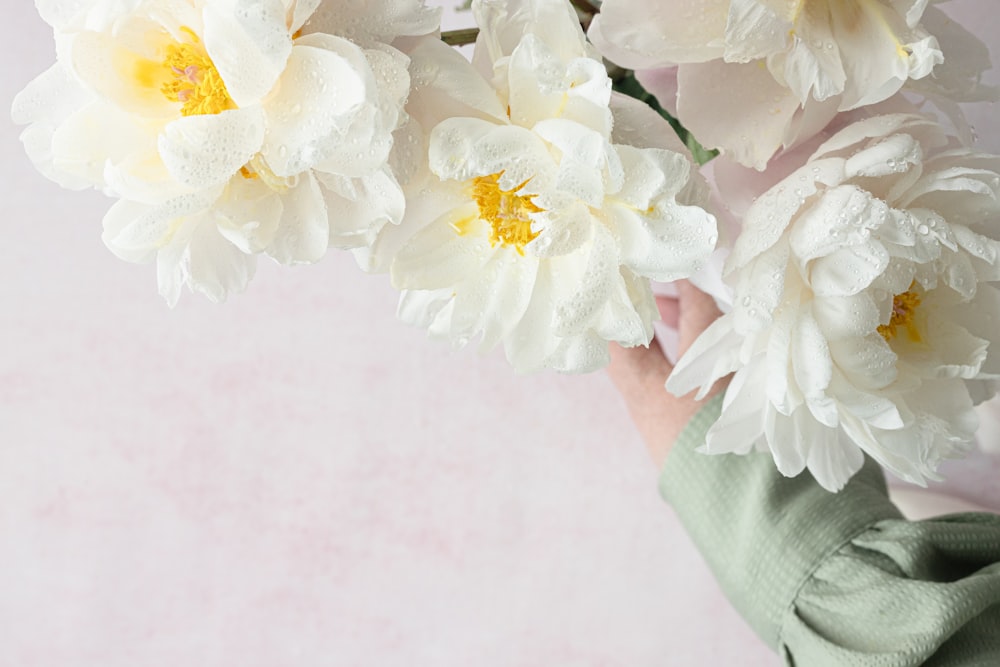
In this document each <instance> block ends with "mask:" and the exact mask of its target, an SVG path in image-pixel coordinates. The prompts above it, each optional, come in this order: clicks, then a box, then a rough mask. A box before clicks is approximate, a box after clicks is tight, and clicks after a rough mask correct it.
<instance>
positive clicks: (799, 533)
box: [660, 397, 1000, 667]
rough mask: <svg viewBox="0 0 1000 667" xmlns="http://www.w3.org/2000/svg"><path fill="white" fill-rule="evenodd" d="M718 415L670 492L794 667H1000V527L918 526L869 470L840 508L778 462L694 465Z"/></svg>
mask: <svg viewBox="0 0 1000 667" xmlns="http://www.w3.org/2000/svg"><path fill="white" fill-rule="evenodd" d="M720 408H721V397H717V398H716V399H715V400H713V401H711V402H710V403H708V404H707V405H706V407H705V408H703V409H702V410H701V412H700V413H699V414H698V415H697V416H696V417H695V418H694V419H693V420H692V421H691V423H690V424H688V426H687V428H686V429H685V430H684V432H683V433H682V434H681V436H680V437H679V438H678V440H677V442H676V444H675V445H674V448H673V450H672V451H671V453H670V456H669V457H668V458H667V462H666V465H665V466H664V469H663V473H662V475H661V478H660V492H661V494H662V495H663V497H664V498H665V499H666V500H667V501H668V502H670V503H671V504H672V505H673V507H674V509H675V510H676V511H677V514H678V515H679V516H680V518H681V521H682V522H683V523H684V526H685V527H686V529H687V531H688V533H689V534H690V535H691V537H692V539H693V540H694V542H695V544H696V545H697V546H698V548H699V549H700V550H701V553H702V554H703V555H704V557H705V560H706V561H707V562H708V564H709V566H710V567H711V568H712V570H713V572H714V573H715V576H716V578H717V579H718V580H719V583H720V585H721V586H722V589H723V590H724V591H725V593H726V595H727V596H728V597H729V599H730V601H731V602H732V603H733V605H734V606H735V607H736V608H737V610H739V612H740V613H741V614H742V615H743V616H744V618H746V619H747V621H748V622H749V623H750V625H751V626H753V628H754V630H755V631H756V632H757V634H759V635H760V636H761V638H763V639H764V640H765V641H766V642H767V643H768V644H769V645H771V646H772V647H773V648H774V649H775V650H777V651H778V653H779V654H780V655H781V656H782V658H783V661H784V664H786V665H795V666H797V667H826V666H827V665H831V666H832V665H837V666H839V665H865V666H875V665H878V666H879V667H883V666H885V667H888V666H890V665H891V666H897V665H934V666H942V667H943V666H945V665H948V666H953V665H961V666H963V667H965V666H973V665H975V666H982V667H987V666H988V667H1000V516H996V515H991V514H956V515H951V516H948V517H940V518H936V519H934V520H929V521H921V522H910V521H906V520H905V519H903V518H902V516H901V515H900V513H899V511H898V510H897V509H896V507H895V506H894V505H892V503H890V502H889V500H888V498H887V495H886V486H885V477H884V475H883V474H882V471H881V470H880V469H879V467H878V466H877V465H876V464H874V463H872V462H871V461H867V462H866V463H865V467H864V468H863V469H862V470H861V472H859V473H858V474H857V475H856V476H855V477H854V478H853V479H852V480H851V482H850V483H849V484H848V485H847V486H846V487H845V488H844V489H843V490H842V491H841V492H840V493H836V494H834V493H829V492H827V491H825V490H824V489H823V488H822V487H820V486H819V485H818V484H817V483H816V482H815V481H814V480H813V478H812V477H811V476H810V475H809V474H808V473H804V474H802V475H799V476H798V477H795V478H791V479H789V478H786V477H783V476H782V475H781V474H780V473H779V472H777V470H776V469H775V466H774V463H773V461H772V460H771V457H770V456H769V455H767V454H750V455H748V456H706V455H704V454H699V453H697V452H695V449H696V448H697V447H699V446H701V444H702V443H703V442H704V438H705V433H706V431H707V430H708V428H709V426H711V424H712V423H713V422H714V421H715V419H716V418H717V417H718V414H719V410H720Z"/></svg>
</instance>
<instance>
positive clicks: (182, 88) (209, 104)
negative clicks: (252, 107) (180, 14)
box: [160, 28, 236, 116]
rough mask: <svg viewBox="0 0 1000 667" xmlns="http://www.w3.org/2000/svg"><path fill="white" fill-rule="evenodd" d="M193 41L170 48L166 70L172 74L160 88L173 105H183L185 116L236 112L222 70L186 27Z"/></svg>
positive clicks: (165, 63) (182, 110)
mask: <svg viewBox="0 0 1000 667" xmlns="http://www.w3.org/2000/svg"><path fill="white" fill-rule="evenodd" d="M182 30H183V31H184V32H185V33H186V34H187V35H188V37H189V38H190V40H191V41H188V42H184V43H180V42H175V43H173V44H170V45H168V46H167V56H166V58H164V60H163V67H165V68H166V69H167V70H168V72H169V73H170V74H171V75H172V79H171V80H168V81H167V83H165V84H164V85H163V87H162V88H161V89H160V90H161V92H162V93H163V95H164V96H165V97H166V98H167V99H168V100H170V101H171V102H180V103H182V104H183V106H182V107H181V114H183V115H185V116H198V115H210V114H217V113H222V112H223V111H226V110H227V109H235V108H236V103H235V102H233V99H232V98H231V97H230V96H229V91H228V90H227V89H226V83H225V81H223V80H222V76H221V75H220V74H219V70H217V69H216V68H215V64H214V63H213V62H212V59H211V58H209V57H208V52H207V51H206V50H205V47H204V46H203V45H202V43H201V40H200V39H198V36H197V35H195V34H194V32H192V31H191V29H190V28H182Z"/></svg>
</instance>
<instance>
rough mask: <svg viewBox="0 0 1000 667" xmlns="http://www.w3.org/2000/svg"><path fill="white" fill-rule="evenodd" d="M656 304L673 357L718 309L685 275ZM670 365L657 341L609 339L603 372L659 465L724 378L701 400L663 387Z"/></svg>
mask: <svg viewBox="0 0 1000 667" xmlns="http://www.w3.org/2000/svg"><path fill="white" fill-rule="evenodd" d="M656 304H657V306H658V307H659V309H660V316H661V317H662V318H663V321H664V322H665V323H666V324H667V325H668V326H672V327H675V328H676V329H677V332H678V337H679V340H678V344H677V355H678V357H680V356H681V355H683V354H684V353H685V352H687V349H688V348H689V347H691V343H693V342H694V340H695V339H696V338H697V337H698V336H699V335H700V334H701V332H702V331H704V330H705V329H706V328H708V325H710V324H711V323H712V322H714V321H715V320H716V319H717V318H718V317H719V316H720V315H721V314H722V313H720V312H719V309H718V308H717V307H716V305H715V301H714V300H713V299H712V297H710V296H708V295H707V294H705V293H704V292H702V291H701V290H699V289H698V288H697V287H695V286H694V285H692V284H691V283H689V282H688V281H686V280H681V281H678V282H677V296H676V297H665V296H659V297H657V298H656ZM672 370H673V365H672V364H671V363H670V361H668V360H667V357H666V356H665V355H664V354H663V351H662V350H661V349H660V346H659V345H658V344H657V343H656V341H653V342H652V343H651V344H650V345H649V347H648V348H645V347H633V348H623V347H621V346H619V345H616V344H614V343H612V344H611V365H609V366H608V375H609V376H611V380H612V382H614V384H615V386H616V387H617V388H618V391H619V392H621V395H622V397H623V398H624V399H625V404H626V405H627V406H628V411H629V414H630V415H631V416H632V421H634V422H635V425H636V427H637V428H638V429H639V433H640V435H642V438H643V440H644V441H645V442H646V447H647V448H648V449H649V453H650V455H651V456H652V457H653V461H654V463H656V465H657V466H658V467H660V468H662V467H663V464H664V462H665V461H666V460H667V454H668V453H670V448H671V446H673V444H674V440H676V439H677V436H678V435H680V433H681V431H682V430H683V429H684V427H685V426H686V425H687V423H688V421H690V420H691V418H692V417H694V415H695V413H697V412H698V410H700V409H701V407H702V405H703V404H704V403H705V401H707V400H708V399H709V398H711V397H712V396H715V395H716V394H718V393H719V392H720V391H722V390H723V389H724V388H725V386H726V384H728V381H729V380H728V378H724V379H722V380H719V381H718V382H716V383H715V386H713V387H712V389H711V391H709V392H708V395H707V396H706V397H705V398H704V399H703V400H701V401H696V400H694V394H695V392H691V393H690V394H688V395H687V396H683V397H680V398H678V397H676V396H674V395H673V394H671V393H670V392H668V391H667V390H666V389H664V388H663V383H664V382H666V381H667V376H668V375H670V371H672Z"/></svg>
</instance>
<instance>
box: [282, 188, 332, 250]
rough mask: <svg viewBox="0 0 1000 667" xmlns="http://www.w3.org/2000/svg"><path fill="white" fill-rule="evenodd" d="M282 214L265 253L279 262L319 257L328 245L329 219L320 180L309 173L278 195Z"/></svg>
mask: <svg viewBox="0 0 1000 667" xmlns="http://www.w3.org/2000/svg"><path fill="white" fill-rule="evenodd" d="M281 202H282V215H281V221H280V222H279V224H278V229H277V231H276V233H275V237H274V241H273V242H272V243H271V244H270V245H269V246H268V248H267V254H268V255H270V256H271V257H273V258H274V259H276V260H277V261H279V262H281V263H282V264H308V263H312V262H316V261H319V260H320V259H322V257H323V255H325V254H326V250H327V248H328V247H329V245H330V223H329V219H328V215H327V210H326V203H325V202H324V201H323V193H322V192H321V191H320V187H319V183H318V182H317V180H316V178H315V177H314V176H313V174H311V173H308V172H307V173H305V174H303V175H302V176H301V177H300V179H299V182H298V184H297V185H296V186H295V187H293V188H292V189H290V190H289V191H288V192H286V193H285V194H283V195H282V196H281Z"/></svg>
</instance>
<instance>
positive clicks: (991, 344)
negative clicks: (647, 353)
mask: <svg viewBox="0 0 1000 667" xmlns="http://www.w3.org/2000/svg"><path fill="white" fill-rule="evenodd" d="M956 145H957V142H955V141H954V140H952V141H949V140H947V138H946V137H945V135H944V134H943V133H942V131H941V130H940V128H939V126H938V124H937V123H936V122H934V121H933V120H928V119H927V118H926V117H923V116H918V115H912V114H889V115H879V116H873V117H871V118H868V119H866V120H862V121H860V122H856V123H854V124H851V125H848V126H847V127H846V128H844V129H843V130H841V131H840V132H838V133H837V134H835V135H833V136H832V137H831V138H829V139H828V140H827V141H826V142H825V143H823V144H822V145H821V146H820V147H819V149H818V150H817V151H816V152H815V153H814V154H813V155H812V157H810V158H809V160H808V161H807V162H806V163H805V164H804V165H802V166H801V167H799V168H798V169H796V170H795V171H794V172H792V173H791V174H790V175H789V176H787V177H786V178H784V179H783V180H782V181H781V182H780V183H778V184H777V185H775V186H774V187H772V188H771V189H770V190H768V191H767V192H766V193H764V194H763V195H762V196H760V197H759V198H758V199H757V200H756V201H755V202H754V203H753V204H752V205H751V206H750V208H749V209H748V211H747V213H746V216H745V218H744V221H743V232H742V234H741V235H740V237H739V239H738V240H737V241H736V244H735V247H734V249H733V252H732V254H731V255H730V256H729V259H728V261H727V271H728V272H729V281H730V283H731V284H732V285H733V286H734V287H735V297H734V304H733V310H732V312H730V313H728V314H726V315H725V316H723V317H722V318H720V319H719V320H717V321H716V322H715V323H714V324H713V325H712V326H711V327H710V328H709V329H708V330H706V331H705V332H704V334H703V335H702V336H701V337H700V338H699V339H698V340H697V341H696V342H695V343H694V345H693V346H692V347H691V349H690V350H689V351H688V353H687V354H686V355H685V356H684V358H682V359H681V360H680V363H679V364H678V365H677V367H676V369H675V371H674V373H673V375H672V376H671V377H670V379H669V380H668V381H667V388H668V389H669V390H671V391H673V392H674V393H676V394H684V393H687V392H688V391H690V390H692V389H693V388H695V387H698V386H700V387H702V389H703V390H706V389H707V388H708V387H710V386H711V385H712V383H713V382H715V380H716V379H718V378H720V377H723V376H725V375H727V374H728V373H731V372H734V371H735V376H734V377H733V380H732V383H731V384H730V386H729V388H728V390H727V392H726V396H725V401H724V407H723V412H722V415H721V417H720V419H719V420H718V422H716V424H715V425H714V426H713V427H712V428H711V429H710V431H709V433H708V438H707V444H706V449H707V451H709V452H711V453H723V452H735V453H746V452H749V451H750V450H752V449H754V448H758V449H768V450H770V452H771V454H772V455H773V456H774V460H775V463H776V464H777V467H778V468H779V469H780V470H781V472H782V473H784V474H785V475H789V476H792V475H796V474H798V473H799V472H801V471H802V470H803V469H804V468H808V469H809V470H810V472H811V473H812V474H813V475H814V476H815V477H816V479H817V480H818V481H819V483H820V484H822V485H823V486H824V487H825V488H827V489H830V490H837V489H839V488H841V487H842V486H843V485H844V484H845V483H846V482H847V480H848V479H849V478H850V476H851V475H852V474H854V473H855V472H856V471H857V470H858V469H859V468H860V467H861V465H862V460H863V457H862V452H866V453H868V454H869V455H871V456H872V457H873V458H875V459H876V460H878V461H879V462H880V463H882V464H883V465H885V466H886V467H887V468H889V469H890V470H892V471H893V472H895V473H896V474H897V475H899V476H900V477H902V478H904V479H907V480H910V481H913V482H917V483H923V482H924V481H925V480H926V479H928V478H934V475H935V472H934V471H935V469H936V468H937V466H938V464H939V462H940V461H941V460H942V459H945V458H948V457H953V456H956V455H958V454H960V453H961V452H963V451H964V450H965V448H966V447H968V446H969V444H970V442H971V441H972V438H973V434H974V430H975V428H976V424H977V420H976V417H975V413H974V411H973V405H974V404H976V403H979V402H981V401H982V400H984V399H985V398H987V397H988V396H989V395H991V394H992V392H993V383H994V382H995V379H996V378H997V377H998V374H1000V354H998V353H997V350H996V347H995V344H996V343H997V341H998V339H1000V329H998V323H1000V292H998V290H997V288H996V287H994V286H993V285H991V284H990V283H989V281H995V280H998V279H1000V241H998V239H1000V158H998V157H994V156H986V155H980V154H976V153H972V152H970V151H968V150H967V149H964V148H957V147H956Z"/></svg>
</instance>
